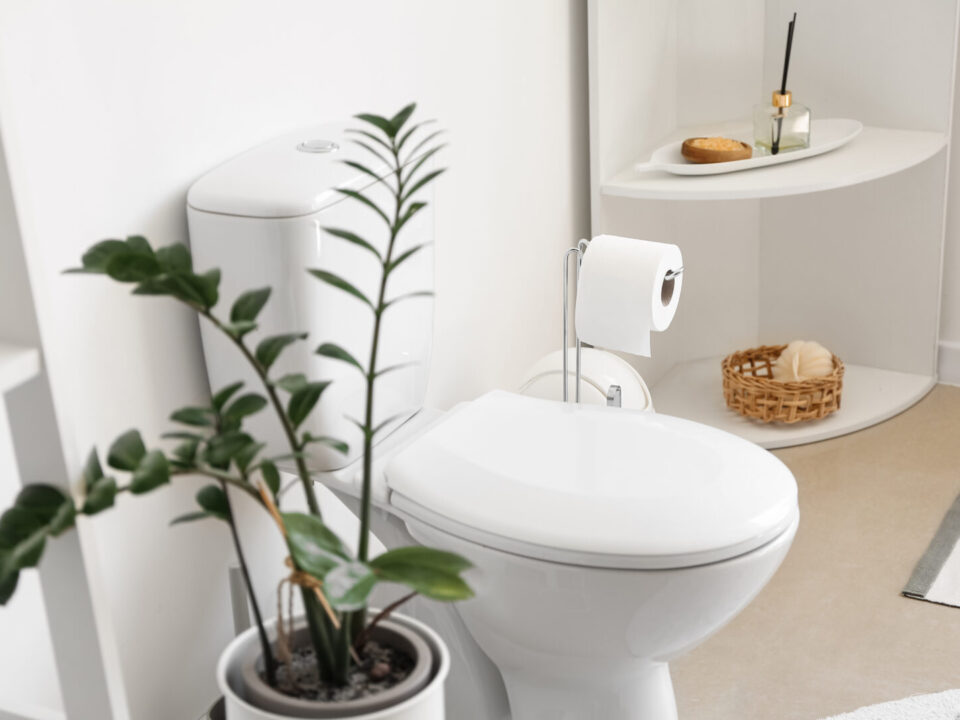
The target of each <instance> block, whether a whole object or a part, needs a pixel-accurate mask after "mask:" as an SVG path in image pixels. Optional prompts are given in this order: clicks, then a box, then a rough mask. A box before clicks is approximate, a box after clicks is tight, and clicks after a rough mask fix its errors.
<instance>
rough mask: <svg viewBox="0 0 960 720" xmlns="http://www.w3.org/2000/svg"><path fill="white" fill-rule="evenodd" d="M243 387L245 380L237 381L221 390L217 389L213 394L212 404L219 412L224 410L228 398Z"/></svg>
mask: <svg viewBox="0 0 960 720" xmlns="http://www.w3.org/2000/svg"><path fill="white" fill-rule="evenodd" d="M242 387H243V381H240V382H235V383H233V384H231V385H227V386H226V387H224V388H221V389H220V390H217V392H216V393H214V395H213V399H212V405H213V407H214V409H215V410H216V411H217V412H220V411H221V410H223V406H224V405H226V404H227V400H229V399H230V398H232V397H233V396H234V394H236V392H237V391H238V390H239V389H240V388H242Z"/></svg>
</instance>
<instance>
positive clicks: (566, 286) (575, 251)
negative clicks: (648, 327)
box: [561, 238, 683, 404]
mask: <svg viewBox="0 0 960 720" xmlns="http://www.w3.org/2000/svg"><path fill="white" fill-rule="evenodd" d="M588 247H590V241H589V240H587V239H586V238H583V239H581V240H579V241H578V242H577V245H576V247H572V248H570V249H569V250H567V251H566V252H564V253H563V312H562V313H561V315H562V318H563V352H562V355H563V401H564V402H569V401H570V400H569V397H570V393H569V389H568V387H567V385H568V384H569V382H568V377H567V372H568V370H567V365H568V362H567V348H568V347H569V345H568V338H567V334H568V331H567V325H568V313H569V311H570V258H571V257H576V259H577V261H576V263H575V264H574V266H573V278H574V281H575V282H576V283H577V285H578V286H579V284H580V264H581V263H582V262H583V254H584V253H585V252H586V251H587V248H588ZM682 274H683V266H682V265H681V266H680V267H679V268H677V269H676V270H668V271H667V273H666V275H664V276H663V279H664V280H673V279H675V278H677V277H679V276H680V275H682ZM573 339H574V343H575V344H576V348H577V352H576V360H575V361H574V362H575V363H576V366H575V371H574V372H575V379H574V402H580V378H581V352H580V351H581V346H582V343H581V341H580V336H579V335H578V334H577V331H576V327H574V331H573ZM611 390H613V388H611ZM608 395H609V394H608ZM608 404H609V403H608Z"/></svg>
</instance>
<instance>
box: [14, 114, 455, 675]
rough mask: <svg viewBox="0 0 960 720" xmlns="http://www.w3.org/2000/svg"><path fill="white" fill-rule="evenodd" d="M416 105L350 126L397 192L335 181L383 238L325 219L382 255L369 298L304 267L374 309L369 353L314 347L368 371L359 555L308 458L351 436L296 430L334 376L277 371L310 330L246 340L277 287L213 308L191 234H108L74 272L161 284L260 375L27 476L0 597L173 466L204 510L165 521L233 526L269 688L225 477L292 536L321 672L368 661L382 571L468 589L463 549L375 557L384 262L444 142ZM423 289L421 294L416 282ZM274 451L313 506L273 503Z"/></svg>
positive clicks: (429, 590)
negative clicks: (276, 443)
mask: <svg viewBox="0 0 960 720" xmlns="http://www.w3.org/2000/svg"><path fill="white" fill-rule="evenodd" d="M413 111H414V105H409V106H408V107H405V108H404V109H403V110H401V111H400V112H399V113H397V114H396V115H394V116H393V117H391V118H386V117H379V116H376V115H358V116H357V118H358V119H359V120H361V121H363V122H364V123H365V126H364V128H363V129H357V130H355V131H354V138H355V142H356V143H357V144H358V145H359V146H360V147H362V148H363V149H364V150H365V151H366V152H368V153H370V156H371V159H372V160H373V161H374V162H375V163H376V165H375V167H373V168H371V167H368V166H367V165H364V164H361V163H358V162H355V161H348V164H350V165H351V167H353V168H354V169H355V170H357V171H359V172H361V173H364V174H366V175H369V176H370V177H371V178H373V179H374V180H375V181H376V182H377V183H384V184H385V185H386V186H387V187H388V188H389V189H390V193H389V195H390V198H391V205H390V206H389V207H381V206H380V205H378V204H377V203H375V202H374V201H373V200H371V199H370V198H369V197H368V196H367V195H365V194H363V193H362V192H357V191H354V190H348V189H344V190H340V191H339V192H341V193H342V194H343V195H345V196H347V198H349V199H350V200H351V201H353V202H356V203H359V204H361V205H363V206H364V207H365V208H366V209H367V210H368V211H369V212H371V213H375V214H376V215H377V216H379V217H380V218H381V219H382V220H383V223H384V227H385V233H384V235H385V239H383V240H382V241H379V242H378V241H375V239H365V238H361V237H359V236H358V235H356V234H355V233H353V232H351V231H350V230H349V229H345V228H326V231H327V232H328V233H329V234H330V235H332V236H334V237H336V238H339V239H341V240H343V241H345V242H350V243H353V244H355V245H359V246H361V247H363V248H365V249H366V250H368V251H369V252H370V253H371V254H373V255H374V256H375V257H376V258H377V260H378V261H379V263H380V267H381V282H380V286H379V292H378V293H377V296H376V297H367V296H366V295H364V294H363V293H362V292H361V291H360V290H359V289H358V288H357V287H356V286H355V285H353V284H352V283H351V282H350V280H349V279H348V278H344V277H339V276H337V275H334V274H331V273H330V272H327V271H325V270H320V269H314V270H310V272H311V274H312V275H313V276H315V277H316V278H317V280H318V281H319V282H323V283H327V284H329V285H332V286H333V287H335V288H338V289H340V290H342V291H344V292H345V293H348V294H349V295H351V296H353V298H354V299H355V300H356V301H357V302H361V303H363V304H364V305H366V306H367V307H368V308H369V310H370V316H371V325H372V343H371V351H370V357H369V358H366V359H365V360H366V362H365V363H364V362H362V361H361V360H360V359H358V358H355V357H353V356H352V355H351V354H350V353H349V352H347V351H346V350H344V349H343V348H342V347H340V346H338V345H337V344H335V343H333V342H323V343H322V344H319V345H318V347H317V350H316V352H317V353H318V354H320V355H323V356H326V357H328V358H334V359H336V360H340V361H342V362H345V363H347V364H349V365H351V366H353V367H354V368H355V369H356V371H357V372H359V373H361V374H362V375H363V377H364V379H365V383H366V403H365V415H364V418H363V420H362V421H358V424H359V425H360V428H361V431H362V437H363V443H364V448H363V450H364V453H363V491H362V497H361V503H360V535H359V538H358V541H357V552H356V554H355V555H354V554H352V553H351V552H350V551H349V550H348V549H347V546H346V545H345V544H344V543H343V542H342V541H341V540H340V538H339V537H337V536H336V535H335V534H334V533H333V532H332V531H331V530H330V528H328V527H327V526H326V525H325V524H324V521H323V516H322V514H321V510H320V506H319V503H318V501H317V496H316V493H315V490H314V481H313V479H312V478H311V477H310V474H309V471H308V468H307V463H306V453H307V452H308V449H309V447H310V446H311V445H313V444H315V443H323V444H326V445H328V446H331V447H333V448H335V449H337V450H339V451H341V452H346V450H347V448H346V445H345V444H344V443H343V442H341V441H339V440H337V439H335V438H331V437H315V436H312V435H311V434H309V433H307V432H304V431H302V430H301V426H302V424H303V423H304V421H305V420H306V419H307V417H308V416H309V415H310V413H311V412H312V411H313V410H314V409H315V407H316V406H317V404H318V402H320V399H321V396H322V395H323V392H324V390H325V389H326V388H327V386H328V385H329V383H328V382H327V381H324V380H312V379H309V378H307V377H306V376H305V375H304V374H301V373H295V374H285V375H282V376H279V377H278V376H277V375H276V374H275V373H273V372H272V368H273V366H274V363H275V362H276V361H277V359H278V357H280V355H281V353H283V351H284V349H285V348H287V347H288V346H290V345H291V344H293V343H298V342H303V341H305V340H307V335H306V333H302V332H288V333H284V334H280V335H272V336H269V337H264V338H262V339H260V340H259V341H258V342H256V343H254V342H252V341H251V336H252V334H253V333H254V332H255V331H256V330H257V329H258V326H257V317H258V315H259V313H260V311H261V310H262V309H263V307H264V306H265V305H266V303H267V302H268V300H269V298H270V293H271V289H270V288H269V287H264V288H256V289H251V290H249V291H247V292H244V293H242V294H241V295H240V296H239V297H237V298H236V299H235V300H234V302H233V304H232V305H231V307H230V310H229V313H228V314H226V315H224V314H221V313H220V312H219V301H220V297H219V292H218V288H219V283H220V271H219V270H217V269H212V270H206V271H203V272H201V271H198V270H196V269H195V268H194V267H193V260H192V257H191V254H190V251H189V250H188V248H187V247H186V246H185V245H183V244H174V245H169V246H166V247H160V248H156V249H154V248H153V247H152V246H151V245H150V243H149V242H148V241H147V240H146V239H144V238H142V237H137V236H134V237H128V238H127V239H126V240H104V241H102V242H99V243H97V244H96V245H94V246H92V247H91V248H90V249H89V250H88V251H87V252H86V253H85V254H84V255H83V258H82V267H80V268H78V269H76V270H71V271H69V272H77V273H87V274H95V275H106V276H107V277H109V278H111V279H113V280H115V281H117V282H120V283H127V284H131V285H133V294H135V295H161V296H165V297H169V298H173V299H174V300H176V301H179V302H181V303H183V304H185V305H187V306H188V307H189V308H191V309H192V310H194V311H195V312H196V313H197V315H199V316H200V318H202V322H208V323H210V324H211V325H213V326H214V327H215V328H216V329H217V330H219V331H220V332H222V333H223V334H224V335H225V336H226V337H227V338H229V340H230V341H231V342H232V343H233V345H234V346H235V347H236V350H237V352H239V353H240V354H241V355H242V356H243V357H244V358H245V359H246V361H247V362H248V363H249V364H250V366H251V368H252V369H253V371H254V372H255V374H256V376H257V377H258V378H259V380H260V387H259V388H253V389H250V388H244V387H243V383H240V382H237V383H235V384H232V385H229V386H228V387H224V388H220V389H217V391H216V392H215V393H213V395H212V397H211V398H210V400H209V402H208V403H206V404H205V405H201V406H191V407H184V408H180V409H178V410H175V411H174V412H173V413H172V414H171V416H170V419H171V420H172V421H173V422H174V423H176V424H177V425H178V426H180V428H179V429H177V430H176V431H173V432H170V433H167V434H166V435H164V438H166V439H168V440H173V441H176V444H175V445H174V446H173V447H172V449H148V448H147V446H146V444H145V443H144V441H143V439H142V437H141V435H140V433H139V432H138V431H137V430H130V431H128V432H126V433H124V434H122V435H121V436H120V437H118V438H117V439H116V440H115V441H114V442H113V444H112V445H111V446H110V448H109V450H108V451H107V455H106V463H105V464H106V466H107V468H108V469H107V470H105V468H104V466H103V465H102V464H101V462H100V459H99V457H98V454H97V452H96V450H94V451H92V452H91V453H90V456H89V459H88V460H87V462H86V466H85V468H84V471H83V478H82V484H81V487H80V489H79V495H80V497H79V499H75V498H74V497H71V496H70V495H68V494H66V493H65V492H64V491H63V490H61V489H60V488H58V487H55V486H52V485H29V486H26V487H24V488H23V490H22V491H21V492H20V494H19V495H18V497H17V499H16V501H15V503H14V505H13V507H12V508H10V509H9V510H7V511H6V512H5V513H4V514H3V515H2V516H0V604H3V603H6V601H7V600H9V599H10V597H11V596H12V595H13V593H14V590H15V589H16V585H17V579H18V576H19V573H20V571H21V570H23V569H25V568H31V567H34V566H36V565H37V563H38V562H39V561H40V558H41V555H42V554H43V550H44V546H45V544H46V542H47V541H48V540H49V539H50V538H53V537H56V536H57V535H59V534H60V533H61V532H63V531H65V530H66V529H68V528H70V527H71V526H72V525H73V524H74V521H75V519H76V517H77V516H78V515H96V514H97V513H100V512H102V511H104V510H107V509H108V508H110V507H112V506H113V505H114V502H115V499H116V497H117V496H118V495H120V494H122V493H130V494H132V495H139V494H143V493H147V492H150V491H152V490H154V489H156V488H158V487H161V486H163V485H166V484H167V483H169V482H170V481H171V480H172V479H174V478H181V477H183V478H191V479H202V480H206V481H208V482H207V484H205V485H204V486H203V487H201V488H200V489H199V491H198V492H197V494H196V501H197V504H198V506H199V509H198V510H197V511H196V512H192V513H190V514H188V515H184V516H181V517H178V518H176V519H175V520H173V523H183V522H189V521H195V520H201V519H205V518H214V519H216V520H220V521H222V522H224V523H225V524H226V525H227V527H228V528H229V531H230V533H231V536H232V539H233V543H234V547H235V549H236V554H237V558H238V560H239V564H240V568H241V570H242V572H243V578H244V581H245V582H246V586H247V590H248V594H249V598H250V602H251V606H252V610H253V614H254V618H255V622H256V625H257V627H258V628H259V630H258V633H259V638H260V645H261V652H262V656H263V660H264V672H265V676H266V680H267V682H268V683H269V684H270V685H271V686H274V687H276V686H277V683H278V679H277V673H278V666H277V660H276V653H275V648H274V646H273V645H272V644H271V642H270V640H269V638H268V634H267V631H266V629H265V628H264V620H263V616H262V613H261V610H260V608H259V606H258V603H257V599H256V596H255V594H254V592H253V587H252V583H251V579H250V576H249V572H248V568H247V563H246V560H245V558H244V554H243V545H242V543H241V539H240V537H239V534H238V530H237V525H236V523H235V522H234V513H233V508H232V504H231V497H230V492H228V490H229V491H232V492H240V493H244V494H246V495H247V496H249V497H250V498H251V499H252V500H253V501H254V502H255V503H257V504H259V505H260V506H262V507H263V508H264V509H265V510H266V511H268V512H270V513H271V515H272V517H273V518H274V520H275V521H276V522H277V524H278V525H279V526H280V529H281V531H282V533H283V536H284V539H285V541H286V544H287V547H288V549H289V561H288V562H289V563H290V564H291V565H292V567H293V570H294V573H293V575H292V576H291V577H292V578H293V579H294V582H295V583H296V584H299V585H300V590H301V595H302V599H303V605H304V611H305V616H306V623H307V627H308V628H309V636H310V640H311V644H312V647H313V650H314V653H315V655H316V661H317V665H318V670H319V676H320V678H321V679H322V680H323V681H324V682H326V683H329V684H338V683H339V684H342V683H346V682H347V681H348V678H349V677H350V673H351V670H352V669H353V668H354V666H355V665H356V664H357V663H358V662H361V661H362V658H360V656H359V653H360V652H361V651H362V645H361V643H362V641H363V640H364V639H365V638H366V637H367V635H368V632H367V631H368V630H369V629H370V626H371V623H372V622H379V621H380V620H381V619H382V618H383V617H384V615H385V614H389V613H381V614H380V615H378V616H377V617H376V618H374V619H373V620H372V621H371V620H370V619H369V618H368V617H367V612H366V606H367V598H368V596H369V595H370V593H371V591H372V589H373V588H374V586H375V585H377V584H378V583H381V582H391V583H399V584H401V585H405V586H407V587H408V588H409V590H410V593H409V594H408V595H406V596H405V598H404V599H407V598H409V597H412V596H413V595H416V594H421V595H423V596H425V597H428V598H432V599H435V600H440V601H455V600H461V599H465V598H468V597H470V596H471V595H472V593H471V591H470V589H469V587H468V586H467V585H466V583H465V582H464V580H463V579H462V577H461V574H462V573H463V571H464V570H466V569H467V568H468V567H469V564H468V562H467V561H466V560H464V559H463V558H461V557H459V556H457V555H454V554H451V553H448V552H443V551H439V550H433V549H430V548H425V547H419V546H417V547H405V548H399V549H394V550H390V551H388V552H385V553H384V554H382V555H379V556H378V557H370V546H369V534H370V533H369V529H370V503H371V471H372V461H373V447H374V440H375V438H376V436H377V433H378V432H379V431H380V430H381V429H382V428H383V425H380V426H374V420H373V417H374V414H373V411H374V396H375V389H376V383H377V378H378V377H380V376H381V375H382V374H383V373H384V372H386V371H388V370H389V368H381V367H379V366H378V364H377V347H378V344H379V340H380V333H381V327H382V325H383V323H384V321H385V317H384V316H385V313H386V312H387V310H388V308H389V307H390V306H391V305H393V304H394V303H397V302H401V301H403V300H404V299H405V297H409V296H402V297H394V298H389V297H388V292H387V290H388V285H389V280H390V276H391V274H392V273H393V272H394V271H395V270H397V268H398V267H400V266H401V265H402V264H403V263H404V262H405V261H407V260H408V259H409V258H410V257H411V256H413V255H414V254H415V253H416V252H417V251H419V250H420V249H421V247H422V246H414V247H412V248H411V249H409V250H405V251H404V252H402V253H399V254H398V253H397V252H396V247H397V240H398V237H399V236H400V233H401V232H402V230H403V228H404V227H405V226H406V225H407V223H408V222H409V221H410V219H411V218H413V217H414V216H415V215H416V214H417V213H418V212H420V211H421V210H422V209H423V208H424V207H425V206H426V203H424V202H421V201H419V200H417V199H416V195H417V193H418V191H420V190H421V189H423V188H424V187H426V186H427V185H428V184H429V183H430V182H432V181H433V180H434V179H436V178H437V176H438V175H440V173H441V172H442V170H434V169H431V166H430V163H429V160H430V158H432V157H433V156H434V154H435V153H436V152H437V151H438V150H439V149H440V147H441V146H440V145H437V144H436V138H437V135H438V132H436V131H434V132H431V131H430V128H429V126H428V125H427V123H418V124H410V123H409V122H408V121H409V120H410V117H411V115H412V114H413ZM384 167H385V170H383V169H382V168H384ZM421 294H426V293H414V295H421ZM268 408H269V410H270V411H272V412H273V413H275V414H276V416H277V418H278V419H279V421H280V424H281V426H282V428H283V434H284V436H285V438H286V443H287V446H288V447H287V448H285V450H284V454H282V455H279V456H278V455H271V456H265V455H264V451H265V449H266V446H265V444H264V443H262V442H259V441H258V440H257V439H256V438H254V437H252V436H251V435H250V433H248V432H247V430H246V429H245V427H244V422H245V420H246V419H247V418H248V417H250V416H252V415H254V414H256V413H260V412H263V411H265V410H267V409H268ZM282 462H286V463H291V464H292V466H293V468H294V469H295V472H296V475H297V477H298V479H299V483H300V486H301V488H302V491H303V493H304V495H305V497H306V502H307V506H308V508H309V511H308V512H306V513H300V512H284V511H283V509H282V507H281V505H282V503H281V501H282V498H281V494H280V472H279V470H278V463H282ZM113 471H117V473H122V474H123V476H124V477H125V479H124V480H119V479H118V477H117V474H115V473H113ZM392 609H393V608H388V611H390V610H392ZM358 641H360V642H358Z"/></svg>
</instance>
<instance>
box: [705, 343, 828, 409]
mask: <svg viewBox="0 0 960 720" xmlns="http://www.w3.org/2000/svg"><path fill="white" fill-rule="evenodd" d="M785 347H786V345H764V346H762V347H757V348H751V349H750V350H742V351H740V352H735V353H733V354H732V355H728V356H727V357H725V358H724V359H723V362H722V363H721V369H722V371H723V399H724V400H726V402H727V407H728V408H730V409H731V410H735V411H736V412H738V413H740V414H741V415H743V416H745V417H748V418H754V419H756V420H761V421H763V422H768V423H770V422H782V423H795V422H803V421H805V420H819V419H820V418H823V417H826V416H827V415H829V414H830V413H834V412H836V411H837V410H839V409H840V395H841V393H842V392H843V362H841V360H840V358H838V357H837V356H836V355H834V356H833V372H832V373H831V374H830V375H827V376H825V377H818V378H811V379H809V380H800V381H797V382H780V381H779V380H774V379H773V364H774V363H775V362H776V361H777V358H778V357H779V356H780V353H781V352H783V349H784V348H785Z"/></svg>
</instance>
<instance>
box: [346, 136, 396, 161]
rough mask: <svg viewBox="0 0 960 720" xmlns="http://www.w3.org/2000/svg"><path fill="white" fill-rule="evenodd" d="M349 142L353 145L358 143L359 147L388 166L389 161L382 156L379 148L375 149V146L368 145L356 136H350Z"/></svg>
mask: <svg viewBox="0 0 960 720" xmlns="http://www.w3.org/2000/svg"><path fill="white" fill-rule="evenodd" d="M347 132H350V131H349V130H348V131H347ZM350 142H352V143H354V144H355V145H359V146H360V147H362V148H363V149H364V150H366V151H367V152H368V153H370V154H371V155H373V156H374V157H375V158H377V160H379V161H380V162H382V163H383V164H384V165H386V166H387V167H389V166H390V165H391V163H390V161H389V160H387V158H385V157H384V156H383V153H381V152H380V151H379V150H377V149H376V148H372V147H370V145H368V144H367V143H365V142H364V141H363V140H357V139H356V138H351V139H350Z"/></svg>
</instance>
